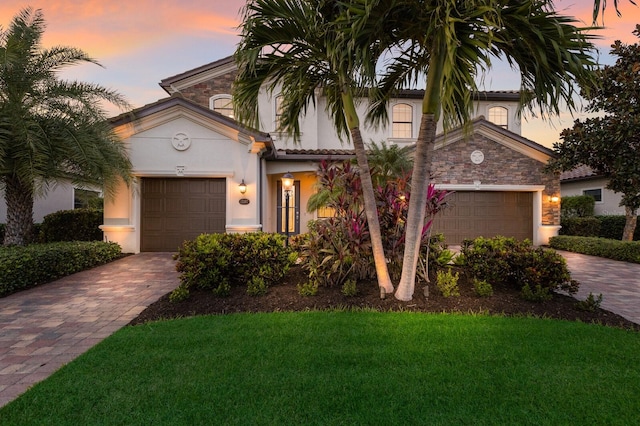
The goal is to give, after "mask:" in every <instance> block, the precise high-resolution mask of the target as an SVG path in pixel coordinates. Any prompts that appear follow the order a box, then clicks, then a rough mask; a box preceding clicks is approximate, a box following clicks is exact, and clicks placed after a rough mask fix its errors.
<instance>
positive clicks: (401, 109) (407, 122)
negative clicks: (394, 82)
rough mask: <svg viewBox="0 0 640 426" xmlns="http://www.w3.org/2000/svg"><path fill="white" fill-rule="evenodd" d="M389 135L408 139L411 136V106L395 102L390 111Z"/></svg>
mask: <svg viewBox="0 0 640 426" xmlns="http://www.w3.org/2000/svg"><path fill="white" fill-rule="evenodd" d="M391 115H392V126H391V137H392V138H398V139H409V138H412V137H413V107H412V106H411V105H408V104H396V105H394V106H393V109H392V112H391Z"/></svg>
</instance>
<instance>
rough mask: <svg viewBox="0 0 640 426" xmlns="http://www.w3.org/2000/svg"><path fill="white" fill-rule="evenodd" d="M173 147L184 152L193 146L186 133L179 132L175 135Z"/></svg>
mask: <svg viewBox="0 0 640 426" xmlns="http://www.w3.org/2000/svg"><path fill="white" fill-rule="evenodd" d="M171 145H173V147H174V148H175V149H177V150H178V151H184V150H186V149H189V147H190V146H191V138H190V137H189V135H187V134H186V133H184V132H178V133H176V134H175V135H173V138H172V139H171Z"/></svg>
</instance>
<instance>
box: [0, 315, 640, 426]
mask: <svg viewBox="0 0 640 426" xmlns="http://www.w3.org/2000/svg"><path fill="white" fill-rule="evenodd" d="M639 422H640V333H636V332H630V331H624V330H620V329H613V328H606V327H601V326H595V325H587V324H582V323H571V322H561V321H555V320H547V319H533V318H504V317H487V316H463V315H444V314H443V315H430V314H429V315H427V314H419V313H377V312H303V313H275V314H240V315H228V316H215V317H198V318H188V319H182V320H175V321H166V322H159V323H153V324H150V325H144V326H137V327H127V328H125V329H122V330H121V331H119V332H117V333H116V334H115V335H113V336H111V337H110V338H108V339H106V340H105V341H104V342H102V343H101V344H99V345H98V346H96V347H95V348H93V349H92V350H90V351H89V352H88V353H86V354H84V355H83V356H81V357H80V358H78V359H77V360H76V361H74V362H72V363H71V364H69V365H67V366H66V367H64V368H63V369H61V370H60V371H58V372H57V373H55V374H54V375H53V376H52V377H51V378H49V379H48V380H46V381H44V382H42V383H40V384H38V385H36V386H35V387H34V388H32V389H31V390H30V391H28V392H27V393H26V394H24V395H23V396H22V397H20V398H19V399H17V400H16V401H14V402H12V403H10V404H9V405H7V406H5V407H4V408H3V409H1V410H0V424H2V425H13V424H15V425H26V424H34V425H35V424H37V425H41V424H47V425H55V424H69V425H100V424H123V425H124V424H126V425H135V424H140V425H150V424H153V425H164V424H166V425H196V424H198V425H199V424H207V425H208V424H211V425H213V424H216V425H218V424H220V425H222V424H225V425H226V424H239V425H280V424H300V425H309V424H323V425H324V424H336V425H337V424H344V425H353V424H370V425H390V424H403V425H408V424H446V425H449V424H473V425H482V424H499V425H513V424H532V425H534V424H535V425H539V424H550V425H558V424H576V425H587V424H620V425H629V424H638V423H639Z"/></svg>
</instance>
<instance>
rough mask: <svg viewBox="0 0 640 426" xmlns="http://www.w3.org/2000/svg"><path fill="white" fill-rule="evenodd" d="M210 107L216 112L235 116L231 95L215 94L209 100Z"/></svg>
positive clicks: (231, 116)
mask: <svg viewBox="0 0 640 426" xmlns="http://www.w3.org/2000/svg"><path fill="white" fill-rule="evenodd" d="M209 107H210V108H211V109H212V110H214V111H215V112H219V113H220V114H222V115H224V116H227V117H230V118H233V101H232V99H231V96H229V95H218V96H213V97H212V98H211V99H210V100H209Z"/></svg>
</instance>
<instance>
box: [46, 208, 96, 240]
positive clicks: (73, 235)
mask: <svg viewBox="0 0 640 426" xmlns="http://www.w3.org/2000/svg"><path fill="white" fill-rule="evenodd" d="M102 216H103V214H102V210H96V209H75V210H60V211H57V212H54V213H51V214H48V215H46V216H45V217H44V220H43V221H42V225H41V226H40V241H41V242H43V243H53V242H56V241H102V240H103V233H102V230H101V229H99V228H98V227H99V226H100V225H102Z"/></svg>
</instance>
